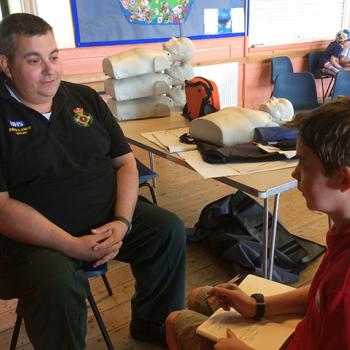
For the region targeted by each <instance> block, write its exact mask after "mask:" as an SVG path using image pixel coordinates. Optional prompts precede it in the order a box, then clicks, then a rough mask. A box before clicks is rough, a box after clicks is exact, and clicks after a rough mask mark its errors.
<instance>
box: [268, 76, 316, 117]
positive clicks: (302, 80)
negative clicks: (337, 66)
mask: <svg viewBox="0 0 350 350" xmlns="http://www.w3.org/2000/svg"><path fill="white" fill-rule="evenodd" d="M272 96H274V97H277V98H286V99H287V100H289V101H290V102H291V103H292V104H293V107H294V110H295V111H301V110H307V109H313V108H316V107H318V106H319V103H318V101H317V92H316V84H315V79H314V77H313V76H312V74H311V73H306V72H305V73H280V74H279V75H278V77H277V79H276V82H275V85H274V88H273V91H272Z"/></svg>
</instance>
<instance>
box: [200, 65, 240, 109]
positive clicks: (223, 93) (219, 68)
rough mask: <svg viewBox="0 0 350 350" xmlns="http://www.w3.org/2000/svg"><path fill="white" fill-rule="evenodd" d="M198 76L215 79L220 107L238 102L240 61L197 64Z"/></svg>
mask: <svg viewBox="0 0 350 350" xmlns="http://www.w3.org/2000/svg"><path fill="white" fill-rule="evenodd" d="M193 68H194V72H195V74H196V76H200V77H203V78H207V79H210V80H213V81H214V82H215V84H216V85H217V87H218V90H219V95H220V107H221V108H224V107H227V106H237V104H238V62H230V63H221V64H212V65H208V66H195V67H193Z"/></svg>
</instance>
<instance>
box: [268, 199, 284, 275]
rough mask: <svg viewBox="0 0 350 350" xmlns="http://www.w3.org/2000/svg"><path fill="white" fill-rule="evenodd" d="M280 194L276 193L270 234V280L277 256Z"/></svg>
mask: <svg viewBox="0 0 350 350" xmlns="http://www.w3.org/2000/svg"><path fill="white" fill-rule="evenodd" d="M280 195H281V194H280V193H278V194H276V195H275V199H274V208H273V216H272V227H271V235H270V239H269V256H268V262H269V268H268V279H270V280H272V272H273V263H274V257H275V245H276V233H277V223H278V221H277V219H278V209H279V208H278V206H279V199H280Z"/></svg>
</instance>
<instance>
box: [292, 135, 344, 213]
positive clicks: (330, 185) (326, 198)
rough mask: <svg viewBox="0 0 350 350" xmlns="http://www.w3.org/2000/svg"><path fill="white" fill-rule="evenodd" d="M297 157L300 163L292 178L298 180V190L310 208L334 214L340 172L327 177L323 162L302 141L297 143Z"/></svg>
mask: <svg viewBox="0 0 350 350" xmlns="http://www.w3.org/2000/svg"><path fill="white" fill-rule="evenodd" d="M297 155H298V157H299V162H298V165H297V166H296V168H295V169H294V171H293V173H292V176H293V177H294V178H295V179H297V180H298V189H299V190H300V191H301V192H302V194H303V196H304V197H305V200H306V204H307V206H308V208H309V209H311V210H318V211H321V212H324V213H327V214H330V213H332V211H333V210H334V209H335V208H336V206H337V205H338V203H337V201H336V196H335V193H336V190H337V188H338V187H337V186H338V182H337V181H338V179H339V171H337V170H335V171H334V173H333V174H332V175H331V176H326V175H325V171H324V166H323V164H322V162H321V160H320V159H319V158H318V156H317V155H316V154H315V153H314V152H313V151H312V150H311V149H310V148H309V147H308V146H306V145H305V144H304V143H303V141H302V140H300V139H298V142H297Z"/></svg>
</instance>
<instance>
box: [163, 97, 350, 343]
mask: <svg viewBox="0 0 350 350" xmlns="http://www.w3.org/2000/svg"><path fill="white" fill-rule="evenodd" d="M289 124H290V126H293V127H297V128H298V130H299V138H298V143H297V154H298V156H299V163H298V165H297V167H296V168H295V170H294V172H293V177H294V178H295V179H297V180H298V188H299V190H300V191H301V192H302V194H303V196H304V197H305V200H306V204H307V206H308V208H309V209H311V210H318V211H321V212H323V213H326V214H327V215H328V216H329V218H330V219H331V221H332V222H333V223H334V225H333V227H331V229H330V230H329V231H328V233H327V251H326V254H325V256H324V258H323V261H322V263H321V265H320V266H319V268H318V271H317V272H316V275H315V276H314V279H313V281H312V283H311V285H310V286H307V287H302V288H298V289H294V290H291V291H287V292H285V293H281V294H275V295H270V296H267V295H266V297H265V298H264V296H263V295H254V296H251V295H250V294H247V293H245V292H243V291H242V290H241V289H240V288H239V287H238V286H237V285H235V284H223V285H219V286H217V287H214V288H211V289H209V290H208V288H204V289H203V288H199V289H196V290H194V291H193V292H192V293H191V295H190V298H189V307H190V308H191V309H192V310H196V311H199V312H200V313H199V312H196V311H191V310H184V311H180V312H175V313H172V314H170V315H169V316H168V319H167V339H168V345H169V349H171V350H174V349H191V350H196V349H201V350H203V349H214V350H235V349H239V350H244V349H252V348H253V347H251V346H249V345H247V344H246V343H245V342H243V341H242V340H241V339H240V338H239V337H237V336H236V335H235V328H234V327H232V328H231V329H230V328H228V327H225V328H226V332H227V333H226V338H222V339H219V340H218V341H217V342H216V343H210V342H209V341H207V340H205V339H204V338H202V337H199V336H197V335H196V334H195V332H196V328H197V326H199V325H200V324H201V323H203V322H204V321H205V320H206V319H207V317H206V316H204V315H202V314H201V313H203V314H206V315H209V314H211V313H212V312H213V311H215V310H216V308H217V305H215V304H217V303H218V304H219V305H220V306H221V307H223V309H225V310H230V307H233V308H234V309H235V310H237V311H238V312H239V313H240V314H241V315H242V316H243V317H244V318H245V319H246V320H252V319H254V320H256V321H258V320H260V319H262V320H265V319H268V318H270V317H272V316H275V315H292V314H295V313H302V314H304V318H303V320H302V321H301V322H300V323H299V324H298V325H297V327H296V329H295V331H294V333H293V334H292V335H291V336H290V337H289V338H288V339H286V340H285V342H284V344H283V345H282V344H281V347H280V348H281V349H287V350H295V349H302V350H311V349H323V350H334V349H337V350H341V349H350V336H349V334H350V100H349V99H341V100H338V101H334V102H330V103H327V104H324V105H322V106H321V107H319V108H318V109H315V110H312V111H308V112H302V113H299V114H298V115H297V116H296V117H295V118H294V120H293V121H292V122H290V123H289ZM243 282H244V281H243ZM208 291H209V294H210V295H211V297H210V298H209V299H208V300H206V301H204V302H203V303H201V302H200V300H201V298H203V295H205V293H207V292H208ZM250 322H251V321H250ZM282 343H283V342H282ZM254 348H255V349H257V348H264V347H260V346H259V347H254ZM269 350H270V349H269Z"/></svg>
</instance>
